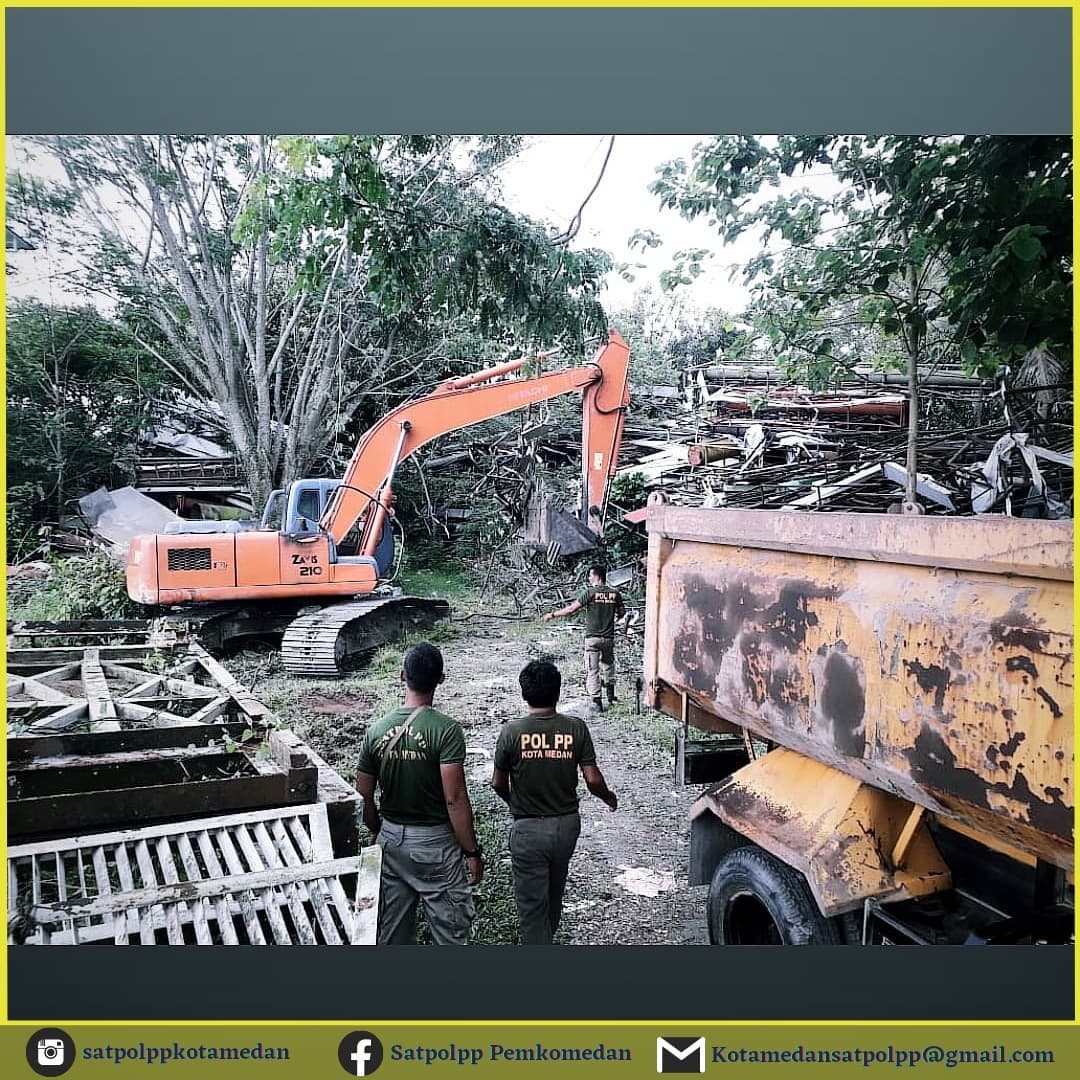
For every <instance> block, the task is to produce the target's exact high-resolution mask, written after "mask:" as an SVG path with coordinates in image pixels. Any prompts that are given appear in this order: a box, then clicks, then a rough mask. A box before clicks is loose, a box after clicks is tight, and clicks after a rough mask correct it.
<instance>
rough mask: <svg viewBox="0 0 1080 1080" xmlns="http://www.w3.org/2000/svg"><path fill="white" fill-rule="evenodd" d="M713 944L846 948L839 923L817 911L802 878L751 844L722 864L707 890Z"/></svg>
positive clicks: (738, 849)
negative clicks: (837, 946)
mask: <svg viewBox="0 0 1080 1080" xmlns="http://www.w3.org/2000/svg"><path fill="white" fill-rule="evenodd" d="M708 920H709V941H710V942H711V943H712V944H713V945H842V944H844V935H843V933H842V930H841V927H840V926H839V924H838V921H837V920H836V919H827V918H825V917H824V916H823V915H822V914H821V912H820V911H819V910H818V906H817V903H816V902H815V900H814V898H813V896H812V895H811V893H810V889H809V887H808V886H807V884H806V881H805V880H804V878H803V876H802V875H801V874H799V873H797V872H796V871H794V870H792V869H791V867H789V866H786V865H785V864H784V863H782V862H781V861H780V860H779V859H777V858H775V857H774V856H772V855H770V854H769V853H768V852H767V851H764V850H763V849H762V848H759V847H756V846H754V845H750V846H747V847H739V848H736V849H735V850H734V851H730V852H729V853H728V854H727V855H725V856H724V857H723V859H721V860H720V863H719V864H718V865H717V867H716V871H715V873H714V874H713V877H712V882H711V883H710V885H709V900H708Z"/></svg>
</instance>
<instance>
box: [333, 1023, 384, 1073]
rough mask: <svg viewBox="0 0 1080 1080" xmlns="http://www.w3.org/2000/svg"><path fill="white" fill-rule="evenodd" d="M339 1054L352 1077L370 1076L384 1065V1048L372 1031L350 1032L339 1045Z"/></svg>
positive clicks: (343, 1066) (339, 1058)
mask: <svg viewBox="0 0 1080 1080" xmlns="http://www.w3.org/2000/svg"><path fill="white" fill-rule="evenodd" d="M337 1054H338V1062H339V1063H340V1064H341V1067H342V1068H343V1069H344V1070H345V1071H346V1072H347V1073H348V1074H349V1075H350V1076H370V1075H371V1074H372V1073H373V1072H374V1071H375V1070H376V1069H377V1068H378V1067H379V1066H380V1065H381V1064H382V1059H383V1048H382V1043H381V1042H379V1040H378V1039H377V1038H376V1037H375V1036H374V1035H372V1033H371V1032H370V1031H350V1032H349V1034H348V1035H346V1036H345V1038H344V1039H342V1040H341V1042H340V1043H339V1044H338V1052H337Z"/></svg>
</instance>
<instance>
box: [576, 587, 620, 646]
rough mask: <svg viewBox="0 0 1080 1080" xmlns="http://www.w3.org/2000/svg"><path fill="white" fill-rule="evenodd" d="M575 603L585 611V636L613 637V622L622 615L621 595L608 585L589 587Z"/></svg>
mask: <svg viewBox="0 0 1080 1080" xmlns="http://www.w3.org/2000/svg"><path fill="white" fill-rule="evenodd" d="M577 602H578V603H579V604H580V605H581V606H582V607H583V608H584V609H585V636H586V637H609V638H613V637H614V636H615V620H616V619H617V618H619V617H621V616H622V614H623V598H622V593H620V592H619V590H618V589H614V588H612V587H611V586H610V585H590V586H589V587H588V588H587V589H586V590H585V591H584V592H583V593H582V594H581V595H580V596H579V597H578V598H577Z"/></svg>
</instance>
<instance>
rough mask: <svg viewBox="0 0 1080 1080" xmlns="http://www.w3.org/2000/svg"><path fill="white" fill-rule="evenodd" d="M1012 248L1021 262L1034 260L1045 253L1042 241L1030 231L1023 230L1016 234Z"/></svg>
mask: <svg viewBox="0 0 1080 1080" xmlns="http://www.w3.org/2000/svg"><path fill="white" fill-rule="evenodd" d="M1011 249H1012V253H1013V254H1014V255H1015V256H1016V257H1017V258H1018V259H1019V260H1020V261H1021V262H1034V261H1035V260H1036V259H1037V258H1038V257H1039V256H1040V255H1042V253H1043V246H1042V241H1041V240H1039V238H1038V237H1037V236H1033V235H1032V234H1031V233H1030V232H1022V233H1019V234H1018V235H1017V236H1015V237H1014V238H1013V240H1012V244H1011Z"/></svg>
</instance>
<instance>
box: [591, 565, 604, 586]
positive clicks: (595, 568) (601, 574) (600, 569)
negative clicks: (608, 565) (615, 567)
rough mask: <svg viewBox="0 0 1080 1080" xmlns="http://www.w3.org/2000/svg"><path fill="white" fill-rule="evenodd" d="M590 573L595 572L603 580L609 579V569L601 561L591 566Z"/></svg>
mask: <svg viewBox="0 0 1080 1080" xmlns="http://www.w3.org/2000/svg"><path fill="white" fill-rule="evenodd" d="M589 573H590V574H595V575H596V576H597V577H598V578H599V579H600V580H601V581H602V582H603V581H607V570H606V569H605V568H604V567H602V566H601V565H600V564H599V563H597V564H596V565H595V566H590V567H589Z"/></svg>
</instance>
